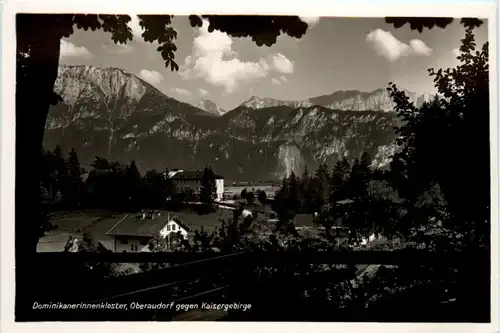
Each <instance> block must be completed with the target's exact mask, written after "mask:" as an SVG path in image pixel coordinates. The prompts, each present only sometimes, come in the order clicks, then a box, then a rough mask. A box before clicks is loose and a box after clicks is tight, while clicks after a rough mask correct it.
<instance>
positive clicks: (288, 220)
mask: <svg viewBox="0 0 500 333" xmlns="http://www.w3.org/2000/svg"><path fill="white" fill-rule="evenodd" d="M290 198H291V186H290V182H289V180H288V179H287V178H283V183H282V185H281V188H280V190H279V191H278V193H277V194H276V196H275V198H274V204H273V210H274V211H275V212H276V214H277V215H278V223H277V225H276V230H277V231H283V232H285V233H292V234H296V230H295V225H294V223H293V218H294V217H295V212H296V207H293V206H291V205H290V202H291V200H290Z"/></svg>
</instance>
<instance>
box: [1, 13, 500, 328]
mask: <svg viewBox="0 0 500 333" xmlns="http://www.w3.org/2000/svg"><path fill="white" fill-rule="evenodd" d="M424 6H425V5H424ZM429 6H430V5H429ZM330 7H331V8H333V9H331V13H330V12H328V14H326V13H327V12H325V15H324V16H310V15H301V14H300V11H297V12H296V13H295V14H294V15H292V14H291V13H287V14H286V15H285V14H278V13H275V14H269V13H265V12H264V13H262V14H256V13H252V14H251V15H250V14H245V13H241V14H240V13H238V12H237V11H236V12H235V13H232V14H216V13H213V12H200V13H194V12H193V13H192V14H189V13H182V14H175V12H171V13H169V12H168V11H166V10H163V11H158V12H156V13H151V12H148V13H142V12H141V11H138V12H136V13H130V12H128V13H126V14H125V13H122V12H120V11H117V12H115V13H110V12H108V11H106V10H104V11H103V12H102V13H101V12H99V10H98V7H97V6H96V9H95V10H94V11H92V12H85V13H84V12H74V13H72V12H69V11H68V12H59V11H57V12H53V13H51V8H49V7H47V8H46V10H45V11H44V12H43V13H42V12H31V13H30V12H17V13H15V18H14V20H15V32H14V31H12V32H10V34H11V35H12V38H13V40H15V44H13V45H12V46H13V47H14V46H15V48H12V49H10V50H8V51H6V50H4V51H3V52H4V53H5V52H10V53H12V54H14V50H15V96H14V94H13V95H12V99H14V102H13V103H12V105H13V107H14V108H15V109H12V110H11V111H12V113H13V114H15V129H14V128H13V129H11V130H12V131H14V132H15V143H14V142H12V146H13V147H14V146H15V157H14V156H13V157H12V159H13V160H14V159H15V175H14V169H13V170H11V171H9V172H12V176H10V177H12V182H15V194H14V193H12V194H11V196H12V200H13V202H14V201H15V219H13V220H12V225H13V227H12V229H13V233H12V236H10V234H9V236H8V237H10V238H12V241H11V242H12V244H13V245H14V247H13V248H11V249H9V251H10V252H12V258H14V259H15V273H14V271H13V273H12V275H13V278H14V279H15V286H14V283H12V287H13V288H14V291H13V292H12V293H13V294H15V296H14V299H13V300H12V302H11V303H12V307H13V308H14V320H15V322H17V323H27V322H31V323H33V322H40V323H41V322H68V321H71V322H75V321H77V322H87V323H88V322H124V321H125V322H178V321H182V322H193V321H208V322H215V321H225V322H321V323H354V322H357V323H359V322H364V323H369V322H370V323H387V324H389V323H469V324H494V323H497V324H498V322H497V318H496V315H495V316H494V315H492V313H493V311H494V310H495V309H496V310H498V307H497V306H498V299H496V294H495V292H496V286H494V284H498V280H496V279H498V277H496V279H495V278H494V277H492V276H493V275H492V274H493V269H495V272H496V274H498V272H497V270H496V266H497V264H498V258H497V254H495V253H493V251H492V249H496V251H497V252H498V247H497V244H496V243H493V242H496V241H497V237H496V236H497V235H494V234H493V233H492V230H495V232H497V231H496V230H497V229H496V227H495V228H494V229H492V222H493V223H495V224H496V223H497V220H493V219H492V216H495V218H496V215H493V213H495V214H496V209H497V208H496V205H497V201H498V198H497V182H498V176H497V172H498V170H497V168H496V165H497V161H496V160H495V161H493V159H497V152H496V151H495V152H494V153H493V152H492V151H493V149H495V150H497V140H498V138H497V137H496V125H497V124H496V119H497V118H496V115H495V116H494V117H493V116H492V114H493V112H496V110H497V109H496V102H497V101H496V98H497V95H496V94H497V93H496V92H495V93H492V91H493V90H492V88H491V87H492V84H493V83H495V82H492V81H494V80H496V74H494V73H493V74H494V75H490V66H492V67H491V70H492V71H496V67H493V65H492V63H495V62H496V58H497V55H496V44H493V46H494V47H493V46H492V44H491V43H492V40H493V39H495V40H496V38H497V37H496V36H497V35H496V32H495V31H493V29H491V27H494V26H495V25H493V23H492V21H491V20H494V19H495V16H494V15H495V11H492V13H493V14H492V15H486V14H485V13H487V11H485V10H482V11H477V12H478V14H475V12H474V10H472V9H471V8H473V7H471V8H470V10H468V11H463V13H464V15H462V16H457V15H454V14H453V11H450V13H449V14H447V13H446V12H443V13H441V12H439V13H436V12H434V13H433V12H432V10H429V13H428V15H427V16H415V15H409V14H408V12H404V13H403V14H402V15H393V14H392V13H394V11H391V12H390V13H391V15H385V14H384V13H383V11H382V12H381V11H377V13H378V14H379V15H373V16H366V14H365V15H362V16H352V15H349V16H347V15H346V16H344V15H337V14H336V13H335V11H334V8H335V6H330ZM429 8H431V7H429ZM490 8H491V9H495V7H494V6H490ZM54 10H55V9H54ZM437 15H440V16H437ZM5 33H6V32H5V31H4V35H5ZM14 35H15V36H14ZM12 57H13V56H12ZM495 64H496V63H495ZM13 72H14V71H13ZM12 82H14V80H13V81H12ZM495 87H497V86H496V85H495ZM13 89H14V88H13ZM493 120H494V121H495V123H494V124H493ZM492 124H493V125H494V126H495V128H494V131H493V128H492ZM492 133H493V134H492ZM493 135H495V136H493ZM493 141H494V142H493ZM493 143H494V145H493ZM12 149H14V148H12ZM493 166H495V167H493ZM12 167H14V165H13V166H12ZM13 207H14V206H13ZM13 211H14V208H13ZM493 211H494V212H493ZM5 222H7V221H5ZM3 223H4V222H3ZM8 223H10V222H8ZM2 239H3V238H2ZM2 249H3V250H4V249H5V247H3V248H2ZM13 266H14V263H13ZM12 270H13V268H12ZM14 274H15V275H14ZM403 330H404V329H403ZM492 332H493V331H492Z"/></svg>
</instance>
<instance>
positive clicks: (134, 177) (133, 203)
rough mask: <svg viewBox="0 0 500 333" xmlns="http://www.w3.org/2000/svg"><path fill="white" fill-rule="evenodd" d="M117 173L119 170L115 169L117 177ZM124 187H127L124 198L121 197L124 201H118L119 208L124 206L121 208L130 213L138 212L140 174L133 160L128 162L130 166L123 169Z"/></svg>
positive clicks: (117, 194)
mask: <svg viewBox="0 0 500 333" xmlns="http://www.w3.org/2000/svg"><path fill="white" fill-rule="evenodd" d="M119 173H120V170H119V169H117V170H116V174H117V176H118V175H119ZM115 179H116V178H115ZM116 180H118V179H116ZM124 185H126V187H127V188H126V189H125V191H124V193H126V196H125V197H122V198H123V199H125V200H124V201H121V200H120V201H121V202H120V203H119V204H120V206H121V205H125V206H122V207H123V208H124V209H127V210H130V211H136V210H138V209H139V207H140V203H141V198H140V186H141V174H140V172H139V169H138V168H137V164H136V163H135V161H134V160H132V162H130V165H129V166H128V167H127V168H126V169H125V179H124ZM116 196H117V197H121V196H120V195H119V193H116ZM148 208H149V207H148Z"/></svg>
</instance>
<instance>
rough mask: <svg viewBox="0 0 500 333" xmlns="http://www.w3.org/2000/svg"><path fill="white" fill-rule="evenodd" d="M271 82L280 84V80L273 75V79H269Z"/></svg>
mask: <svg viewBox="0 0 500 333" xmlns="http://www.w3.org/2000/svg"><path fill="white" fill-rule="evenodd" d="M271 81H272V82H273V84H276V85H279V84H281V81H280V80H278V79H277V78H275V77H273V79H272V80H271Z"/></svg>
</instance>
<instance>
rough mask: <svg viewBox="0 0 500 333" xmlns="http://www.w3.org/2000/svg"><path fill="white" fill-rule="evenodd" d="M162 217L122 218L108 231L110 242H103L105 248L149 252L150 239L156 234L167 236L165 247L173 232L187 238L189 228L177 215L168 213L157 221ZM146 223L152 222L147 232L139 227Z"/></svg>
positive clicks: (119, 250)
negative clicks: (161, 220)
mask: <svg viewBox="0 0 500 333" xmlns="http://www.w3.org/2000/svg"><path fill="white" fill-rule="evenodd" d="M162 218H164V217H160V216H157V217H156V218H147V217H144V215H143V216H142V217H140V218H139V221H134V220H133V219H132V220H131V219H128V220H125V219H124V221H122V222H120V223H119V224H117V225H116V226H115V227H113V228H112V229H111V230H110V231H108V233H107V235H108V236H109V237H110V238H111V239H112V242H110V244H105V246H106V248H108V249H109V250H111V251H113V252H150V249H149V244H150V241H151V240H152V239H153V238H154V237H155V236H156V235H158V234H160V235H162V236H163V237H165V238H167V247H169V244H171V243H170V242H169V240H170V237H172V236H173V234H176V233H180V234H181V235H182V237H183V238H184V239H187V238H188V234H189V231H190V228H189V227H188V226H187V225H185V224H184V223H183V222H182V221H181V220H180V219H179V218H178V217H177V216H175V215H170V214H169V215H167V219H165V220H164V222H161V223H158V220H160V219H162ZM155 220H156V221H155ZM134 223H135V224H136V225H137V226H138V228H137V230H134ZM120 224H128V225H125V226H124V225H120ZM148 224H152V225H153V226H152V228H151V229H149V232H148V233H145V232H142V231H141V230H140V229H141V228H142V230H144V226H146V225H148ZM120 227H121V228H120ZM120 229H121V230H120Z"/></svg>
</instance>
